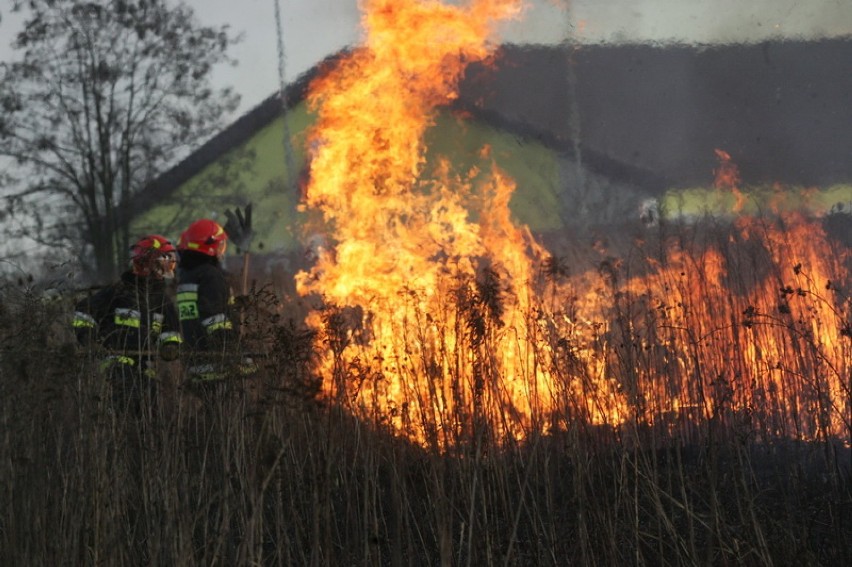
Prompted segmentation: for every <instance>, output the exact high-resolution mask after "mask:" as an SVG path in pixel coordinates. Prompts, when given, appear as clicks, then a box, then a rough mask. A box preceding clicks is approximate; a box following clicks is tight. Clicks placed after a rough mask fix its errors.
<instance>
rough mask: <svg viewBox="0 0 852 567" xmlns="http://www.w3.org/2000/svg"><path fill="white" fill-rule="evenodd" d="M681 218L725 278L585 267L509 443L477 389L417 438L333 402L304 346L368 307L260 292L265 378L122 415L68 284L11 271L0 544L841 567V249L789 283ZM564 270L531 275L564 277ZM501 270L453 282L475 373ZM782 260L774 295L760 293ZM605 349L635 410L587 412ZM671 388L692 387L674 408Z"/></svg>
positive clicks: (387, 560) (161, 556)
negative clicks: (830, 274)
mask: <svg viewBox="0 0 852 567" xmlns="http://www.w3.org/2000/svg"><path fill="white" fill-rule="evenodd" d="M666 230H671V227H669V228H667V229H666ZM661 232H662V231H661ZM672 234H675V232H674V231H672V232H671V233H668V234H665V235H662V236H660V239H663V238H670V237H671V235H672ZM737 234H739V233H737ZM677 238H679V239H680V241H681V242H682V243H683V246H682V247H681V249H682V250H688V251H690V256H689V258H690V259H689V261H692V262H694V263H696V264H698V263H700V261H701V259H702V258H704V256H703V251H704V250H706V249H707V244H708V243H709V242H711V241H712V242H713V243H714V245H716V246H717V249H721V254H722V256H723V257H724V258H725V261H726V263H727V266H728V268H729V269H728V270H727V275H726V278H727V280H728V281H727V282H726V285H725V289H726V290H728V292H727V293H726V294H723V295H722V296H721V297H720V296H718V295H716V293H717V290H716V289H715V288H714V286H715V285H716V284H715V283H714V282H713V281H711V280H710V279H708V278H707V277H706V274H704V273H703V272H702V270H700V269H696V270H694V271H693V272H687V271H684V272H681V271H674V272H663V271H661V270H660V269H658V267H659V266H661V265H663V264H664V263H666V262H671V261H672V260H671V258H663V257H662V255H661V254H650V253H648V250H649V249H657V250H662V249H663V248H662V247H658V243H654V242H651V241H650V240H649V241H648V242H646V243H644V244H642V245H641V247H640V251H641V254H633V253H632V252H630V251H628V252H627V253H625V254H624V256H621V257H620V258H618V261H616V259H615V257H613V258H612V259H611V260H610V261H609V262H608V264H607V265H606V266H604V265H600V264H599V267H600V268H601V269H600V270H599V271H598V273H599V274H601V275H602V277H603V279H602V280H601V281H603V282H606V284H605V285H603V286H602V287H601V288H600V289H599V290H598V291H597V293H598V294H599V295H600V297H601V298H603V299H605V300H606V301H605V303H606V304H607V305H608V306H609V309H608V311H607V312H606V314H605V315H606V321H600V322H598V323H599V324H598V325H597V326H595V325H590V326H589V327H588V328H586V329H583V331H582V332H580V331H579V330H578V329H577V328H576V325H575V326H574V327H571V328H568V327H566V326H561V325H560V324H556V323H554V324H553V325H552V326H550V327H546V329H547V332H546V333H545V332H542V331H540V332H541V337H542V340H543V344H545V345H547V348H546V349H543V350H542V352H541V353H540V356H539V360H540V362H541V364H545V365H547V367H548V368H549V369H550V371H551V372H552V374H553V375H554V376H555V377H556V378H557V380H556V383H557V384H561V388H562V389H561V390H560V391H558V392H557V396H556V399H559V400H561V401H560V403H559V404H557V405H555V406H547V407H548V411H547V414H546V415H545V414H544V412H542V414H541V415H534V416H533V419H532V422H533V423H535V424H537V427H535V428H533V429H531V430H530V431H529V432H528V435H526V436H525V437H524V438H523V439H508V440H507V439H501V438H498V436H497V435H495V434H494V433H493V430H491V428H490V427H489V425H488V423H489V421H488V419H486V417H487V416H485V415H484V414H481V413H480V411H482V412H484V411H485V410H484V409H482V410H480V409H478V408H477V407H473V408H460V409H458V410H457V411H458V412H459V413H460V414H464V415H454V416H445V418H446V419H447V423H454V424H457V427H455V428H453V429H452V431H451V433H446V432H443V433H442V434H443V435H445V436H446V437H445V440H448V441H450V442H449V443H438V442H437V441H435V442H434V443H432V444H430V443H424V444H422V445H421V444H415V443H412V442H410V441H407V440H406V439H405V437H404V436H403V435H401V434H400V432H399V431H398V430H396V429H395V428H393V427H392V426H391V425H390V419H389V417H388V416H387V415H386V413H387V411H388V408H371V409H370V412H362V409H363V408H360V407H358V408H356V407H355V406H353V405H352V404H350V403H348V402H347V400H346V399H343V398H340V399H325V398H324V397H323V396H321V395H320V392H319V386H320V382H319V380H318V379H317V377H316V373H317V368H316V363H317V360H318V356H317V355H318V351H317V349H325V348H326V347H328V348H330V349H332V350H334V349H335V348H336V349H339V350H341V349H343V348H344V345H343V344H342V341H345V337H347V336H351V335H347V333H346V332H344V331H345V329H346V328H347V325H349V326H351V325H352V319H353V317H354V318H355V319H357V318H358V314H357V313H355V314H354V315H353V314H352V313H351V312H348V311H346V310H335V309H330V310H329V311H328V316H327V321H328V322H329V327H328V333H327V334H326V335H325V338H326V339H327V340H328V342H326V343H321V342H319V343H318V342H316V341H315V340H314V339H316V338H319V337H315V336H314V335H313V333H311V332H308V331H307V330H304V329H302V328H301V327H299V326H298V325H291V324H289V323H288V322H287V321H286V320H283V319H285V318H286V317H285V316H280V317H281V319H279V318H278V317H279V316H278V315H275V314H276V313H279V311H278V307H277V306H276V299H275V296H274V294H270V293H269V292H268V291H266V290H255V291H254V292H253V294H252V298H251V300H250V302H249V303H250V306H249V313H248V314H247V315H246V323H247V326H248V329H249V331H250V334H249V335H248V336H247V341H248V342H249V343H251V344H250V347H247V348H251V349H252V350H254V351H258V350H262V351H263V352H264V356H263V357H261V358H258V359H257V360H258V361H259V362H260V366H261V371H260V372H259V373H258V374H257V375H255V376H253V377H251V378H240V377H236V376H235V377H234V378H233V379H232V380H230V381H228V382H226V383H223V384H220V385H219V386H217V387H215V388H208V389H205V390H202V391H199V390H198V389H193V388H189V387H187V386H186V385H185V384H183V382H182V373H181V369H180V366H179V365H173V366H171V367H168V368H164V369H163V370H162V372H161V375H160V379H159V381H158V388H157V390H156V393H155V394H154V396H153V398H151V399H146V400H145V401H144V404H143V411H142V412H141V413H140V414H139V415H134V414H130V413H126V412H120V411H119V412H116V411H114V409H112V408H111V405H110V396H109V392H108V389H107V384H106V383H105V382H104V381H103V379H101V378H100V377H99V375H98V373H97V372H96V371H95V368H94V361H93V360H91V357H90V356H89V355H88V353H80V352H76V350H75V349H74V348H72V347H69V346H68V345H67V341H68V339H69V337H68V336H67V335H65V334H64V331H63V326H62V322H63V321H64V320H65V318H67V308H68V304H67V303H63V301H62V300H58V301H53V302H50V303H48V302H45V301H44V300H43V298H42V297H41V296H39V295H37V294H35V293H30V292H28V291H27V290H28V287H27V285H26V282H23V285H18V284H17V283H16V282H11V283H10V284H9V286H7V287H6V288H4V295H3V298H4V300H3V304H2V306H3V311H2V313H0V318H2V319H0V333H2V334H0V341H2V344H0V347H2V351H0V372H2V374H0V420H2V424H0V563H2V564H4V565H137V564H150V565H260V564H262V565H412V566H419V565H437V564H440V565H839V564H842V563H843V562H844V560H846V559H848V557H850V556H852V520H850V518H852V483H850V464H852V463H850V453H849V440H850V436H849V430H848V426H849V423H850V395H849V383H850V382H849V381H850V369H849V361H850V360H852V356H850V353H852V337H850V336H849V333H848V332H846V333H841V334H840V335H839V336H840V337H842V338H843V339H844V340H846V342H845V343H843V342H840V343H831V344H828V343H826V342H824V341H823V339H822V338H821V335H819V334H818V333H814V332H813V331H812V329H819V328H822V327H825V328H828V327H832V328H835V329H837V328H838V327H840V328H841V330H842V327H843V325H848V324H849V321H850V319H849V317H850V314H849V311H848V309H849V303H848V297H849V294H848V291H849V286H850V283H852V282H850V280H849V273H850V271H849V269H850V266H849V265H848V264H847V265H845V266H839V267H838V269H842V270H845V271H841V272H839V273H838V276H841V278H840V279H837V280H835V281H834V282H833V284H832V287H829V288H828V289H826V287H825V282H823V281H816V280H815V281H813V282H812V283H813V285H811V284H810V283H809V281H808V277H809V272H808V267H807V266H803V267H801V268H800V269H798V270H797V271H796V272H795V273H796V274H797V275H801V276H802V277H801V279H800V280H798V281H796V282H789V281H785V279H786V275H785V274H787V273H789V272H786V271H784V270H785V267H784V266H783V263H782V264H779V263H777V262H776V261H775V260H774V259H773V256H772V254H771V251H768V246H765V245H758V244H757V240H755V241H743V240H741V241H737V238H739V237H735V236H734V235H733V234H732V233H729V232H728V231H727V229H726V228H724V227H720V226H716V225H711V226H703V227H700V228H698V227H692V228H687V227H679V228H678V231H677ZM636 257H641V260H631V258H636ZM648 258H652V259H653V262H651V263H650V264H649V263H648V262H649V260H648ZM558 268H559V263H558V262H551V263H550V265H549V270H543V272H542V282H541V284H542V286H543V288H546V289H550V290H551V291H559V292H560V293H565V290H566V288H565V287H564V286H562V284H561V283H560V282H558V281H556V280H558V279H559V278H562V277H565V273H564V272H565V270H560V269H558ZM574 269H575V271H576V267H575V268H574ZM640 272H641V273H642V275H643V277H644V276H646V275H648V274H656V275H657V276H659V277H662V276H661V274H666V275H665V278H669V277H671V278H673V279H669V280H666V281H663V282H662V283H661V282H660V281H658V280H657V281H655V283H653V284H650V283H647V284H646V286H645V289H644V290H639V289H636V288H635V287H631V285H628V283H627V282H628V280H631V281H634V282H635V281H637V280H635V279H632V278H631V277H629V274H634V275H637V274H639V273H640ZM494 277H496V276H495V274H489V276H488V277H487V278H485V279H483V280H482V281H479V282H477V285H474V286H473V287H467V288H465V289H468V290H471V289H473V290H476V293H478V294H479V295H478V296H477V298H478V301H472V300H471V296H470V295H465V294H463V293H459V294H457V295H456V297H453V298H452V299H448V301H449V302H450V303H451V304H453V305H454V306H455V308H456V309H457V310H458V312H459V313H460V316H459V319H458V320H459V321H464V322H466V327H465V328H466V332H467V335H466V336H467V337H468V339H469V340H468V342H466V343H464V345H462V346H460V347H459V348H471V349H472V350H471V352H469V353H467V355H469V356H470V357H471V358H472V359H473V360H474V363H473V366H474V367H475V368H479V369H480V370H481V372H482V374H481V375H482V376H484V377H490V378H489V379H493V376H492V375H491V374H488V373H493V372H494V366H493V364H491V362H492V361H491V360H490V356H491V353H489V351H488V348H487V345H488V340H489V339H488V337H489V336H491V333H493V332H495V328H494V327H493V326H495V325H497V324H498V321H499V316H500V313H501V311H500V308H501V305H500V301H501V298H500V293H499V285H498V283H497V281H496V280H495V279H493V278H494ZM773 277H774V278H777V279H778V284H779V285H774V284H773V287H774V288H777V290H778V291H779V294H778V295H776V296H774V297H772V298H771V300H770V303H771V304H772V305H773V306H774V309H773V310H771V311H770V310H769V309H768V308H767V307H765V306H761V305H756V304H755V303H754V298H755V294H754V292H755V290H759V289H760V287H759V286H760V284H761V282H764V281H766V280H767V278H770V279H771V278H773ZM843 277H845V278H846V279H845V280H843V279H842V278H843ZM642 281H644V282H649V281H651V280H648V279H643V280H642ZM716 283H718V282H716ZM557 284H558V285H557ZM657 285H663V286H664V288H665V289H668V290H669V294H668V296H667V297H666V298H665V299H666V301H665V302H663V303H664V304H661V303H660V299H661V298H660V297H659V296H658V295H657V291H656V290H658V289H660V288H658V287H655V286H657ZM665 286H668V287H665ZM786 286H790V290H791V292H788V291H787V290H786ZM844 286H845V287H844ZM460 289H462V288H460ZM548 293H549V292H548V291H546V290H545V291H542V294H541V298H542V301H541V305H539V308H540V309H541V310H542V312H541V313H539V315H540V316H541V317H544V320H547V321H551V322H558V321H564V320H567V319H566V318H561V316H562V315H565V314H568V315H572V314H573V315H576V310H577V309H579V308H580V307H579V305H578V303H579V302H580V300H579V299H578V298H576V297H574V298H572V297H563V298H561V300H559V301H555V299H554V297H552V296H549V295H548ZM696 294H697V295H696ZM844 294H845V295H844ZM758 295H759V294H758ZM710 297H713V298H718V302H719V303H714V302H711V301H708V298H710ZM785 302H786V303H785ZM844 302H845V303H844ZM785 305H786V306H787V307H789V308H786V307H785ZM826 305H827V306H831V309H823V307H822V306H826ZM557 306H558V307H557ZM750 307H751V308H752V309H749V308H750ZM542 313H544V315H542ZM802 313H804V314H807V317H809V318H808V319H807V320H805V319H802V317H803V315H801V314H802ZM270 314H272V315H270ZM569 319H570V318H569ZM817 319H818V320H817ZM537 320H542V319H537ZM572 320H573V319H572ZM719 321H724V324H722V325H720V324H718V322H719ZM412 324H413V325H414V324H415V323H412ZM335 326H336V327H337V330H338V331H340V332H339V333H338V334H337V335H335ZM821 326H822V327H821ZM538 328H539V329H541V328H542V327H540V326H539V327H538ZM416 331H417V329H416V328H415V329H411V333H410V335H406V337H407V340H410V341H415V342H416V341H417V340H418V339H417V337H418V336H420V335H418V334H417V332H416ZM847 331H848V327H847ZM335 336H336V337H337V340H338V342H334V340H333V339H334V338H335ZM408 337H410V338H408ZM766 341H770V342H772V344H775V343H779V344H782V345H784V346H783V350H782V351H780V352H781V353H782V355H783V357H782V358H781V359H780V360H776V361H766V360H765V359H763V358H760V357H756V355H754V354H753V353H754V352H755V345H757V346H758V347H761V348H764V350H766V349H768V347H766V346H765V345H766V344H769V343H767V342H766ZM483 345H484V347H483ZM838 349H839V350H838ZM749 353H751V354H749ZM453 354H455V355H456V356H458V355H459V353H453ZM838 354H839V356H840V358H837V356H838ZM844 357H845V358H844ZM836 360H840V361H841V362H845V364H846V366H845V367H843V365H842V364H841V365H839V366H838V365H837V364H836V363H835V362H834V361H836ZM763 362H766V364H763ZM770 362H778V363H780V364H781V365H782V368H783V369H785V370H783V372H782V370H778V369H777V368H776V369H773V368H772V367H771V364H770ZM601 367H604V368H606V372H607V375H609V376H614V377H616V378H617V380H618V381H619V385H620V389H621V391H623V392H625V397H626V398H625V399H627V400H628V401H629V405H630V408H631V409H630V412H629V414H628V419H624V420H621V421H619V422H614V421H613V422H612V423H606V422H604V423H601V422H593V420H592V419H591V417H590V414H589V407H594V405H595V403H599V404H601V405H603V404H606V403H608V402H607V401H606V400H597V401H596V400H595V399H594V398H595V396H596V395H598V393H599V392H598V390H597V389H596V388H595V387H594V383H593V381H594V380H595V379H596V377H597V375H596V372H597V370H596V369H599V368H601ZM370 368H371V367H370V364H369V362H368V361H362V365H361V366H360V367H359V366H358V365H357V364H348V365H346V366H340V367H338V368H337V369H336V373H335V375H334V376H333V377H332V378H331V379H333V380H337V381H339V382H341V383H345V384H347V387H350V388H351V387H353V386H352V385H353V384H356V383H357V382H358V381H359V380H368V379H371V378H370V376H371V375H370V374H369V371H370ZM422 368H423V370H422V371H423V372H425V373H429V372H431V371H433V370H434V366H430V365H428V364H424V365H423V366H422ZM430 369H431V370H430ZM779 373H780V374H782V375H783V379H781V380H779V381H772V383H771V384H770V381H769V380H770V378H771V377H773V376H776V375H779ZM761 380H763V381H764V382H761ZM834 383H840V384H841V385H842V386H844V387H845V388H846V390H845V393H844V394H845V396H846V397H845V399H842V400H841V401H842V402H843V403H844V404H845V405H842V407H838V404H837V399H836V398H833V399H829V397H827V396H826V395H825V389H824V388H825V387H827V385H828V384H834ZM479 387H481V388H486V387H487V385H486V384H482V385H480V386H479ZM673 397H679V398H681V399H683V400H696V401H697V402H696V403H699V404H700V405H699V406H697V407H691V406H690V404H689V403H684V404H683V405H681V406H680V407H678V408H673V407H672V406H671V404H670V400H671V399H672V398H673ZM690 403H691V402H690ZM498 410H499V408H498ZM416 418H417V416H416V415H412V416H411V418H410V419H416ZM431 419H432V418H430V420H431ZM838 423H840V424H845V425H846V426H847V429H846V430H845V431H839V430H838V429H837V424H838ZM420 425H423V426H424V427H425V428H426V429H429V428H430V427H431V428H434V427H435V424H434V423H431V422H430V423H427V424H420ZM442 431H443V430H442ZM439 446H440V447H442V449H440V450H439V449H438V448H437V447H439Z"/></svg>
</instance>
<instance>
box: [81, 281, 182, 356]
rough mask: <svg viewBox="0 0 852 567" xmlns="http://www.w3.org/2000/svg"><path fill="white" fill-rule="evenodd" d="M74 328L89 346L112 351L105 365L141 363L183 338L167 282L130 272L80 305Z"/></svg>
mask: <svg viewBox="0 0 852 567" xmlns="http://www.w3.org/2000/svg"><path fill="white" fill-rule="evenodd" d="M73 325H74V331H75V333H76V335H77V340H78V341H79V342H80V343H81V344H83V345H86V346H89V345H93V344H97V345H100V346H102V347H104V348H105V349H106V350H107V353H106V355H105V356H106V359H105V361H104V362H105V363H108V364H121V365H125V366H140V364H139V363H140V361H142V360H145V361H153V360H154V359H155V358H156V355H157V353H158V351H159V350H160V349H166V348H177V346H178V345H180V343H181V342H182V339H181V335H180V325H179V322H178V316H177V311H176V309H175V306H174V303H172V301H171V299H169V297H168V295H167V294H166V289H165V283H164V282H163V281H162V280H156V279H149V278H145V277H139V276H136V275H135V274H133V272H130V271H127V272H125V273H123V274H122V275H121V278H120V279H119V280H118V281H117V282H115V283H113V284H111V285H109V286H107V287H105V288H103V289H101V290H100V291H98V292H97V293H96V294H94V295H92V296H90V297H87V298H86V299H83V300H82V301H80V302H79V303H77V305H76V306H75V313H74V323H73Z"/></svg>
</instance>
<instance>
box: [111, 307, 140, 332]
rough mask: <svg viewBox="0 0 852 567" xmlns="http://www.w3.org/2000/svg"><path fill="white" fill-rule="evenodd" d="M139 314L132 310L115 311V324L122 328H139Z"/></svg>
mask: <svg viewBox="0 0 852 567" xmlns="http://www.w3.org/2000/svg"><path fill="white" fill-rule="evenodd" d="M139 318H140V317H139V312H138V311H135V310H133V309H116V310H115V324H116V325H120V326H123V327H131V328H134V329H138V328H139V324H140V321H139Z"/></svg>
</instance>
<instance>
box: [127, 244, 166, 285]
mask: <svg viewBox="0 0 852 567" xmlns="http://www.w3.org/2000/svg"><path fill="white" fill-rule="evenodd" d="M130 265H131V268H132V269H133V273H134V274H136V275H137V276H150V277H153V278H156V279H162V278H171V277H173V276H174V275H175V265H177V256H176V255H175V247H174V246H173V245H172V243H171V242H169V240H168V239H167V238H166V237H164V236H160V235H159V234H149V235H148V236H143V237H142V238H140V239H139V240H138V241H136V243H135V244H134V245H133V246H131V247H130Z"/></svg>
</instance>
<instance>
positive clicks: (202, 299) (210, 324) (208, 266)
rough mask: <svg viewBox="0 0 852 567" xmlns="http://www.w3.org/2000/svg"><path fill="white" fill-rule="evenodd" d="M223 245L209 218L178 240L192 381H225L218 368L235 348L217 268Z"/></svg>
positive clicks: (227, 293)
mask: <svg viewBox="0 0 852 567" xmlns="http://www.w3.org/2000/svg"><path fill="white" fill-rule="evenodd" d="M227 247H228V235H227V233H226V232H225V229H224V228H223V227H222V226H221V225H220V224H219V223H217V222H216V221H213V220H210V219H200V220H197V221H195V222H193V223H192V224H190V225H189V227H188V228H187V229H186V230H185V231H184V232H183V234H181V236H180V241H179V242H178V252H179V254H180V268H179V269H178V287H177V304H178V314H179V317H180V324H181V330H182V334H183V337H184V340H185V344H186V346H187V348H188V350H189V357H190V358H189V361H188V362H189V363H188V366H187V370H188V373H189V378H190V380H192V381H194V382H203V381H215V380H219V379H221V378H224V377H225V371H224V367H223V364H224V362H225V360H226V359H227V355H228V353H233V352H234V350H235V348H236V346H237V341H238V330H237V328H236V325H235V319H234V318H233V316H232V313H231V304H232V301H233V299H232V293H231V285H230V283H229V281H228V280H229V278H228V275H227V274H226V272H225V270H224V268H223V267H222V260H223V258H224V256H225V251H226V250H227Z"/></svg>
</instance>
